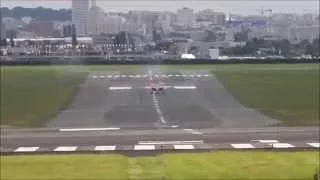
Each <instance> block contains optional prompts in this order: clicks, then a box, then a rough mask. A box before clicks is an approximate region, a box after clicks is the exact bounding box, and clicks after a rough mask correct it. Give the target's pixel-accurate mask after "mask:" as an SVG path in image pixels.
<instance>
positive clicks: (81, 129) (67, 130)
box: [59, 127, 120, 132]
mask: <svg viewBox="0 0 320 180" xmlns="http://www.w3.org/2000/svg"><path fill="white" fill-rule="evenodd" d="M114 130H120V128H116V127H110V128H70V129H59V131H61V132H74V131H114Z"/></svg>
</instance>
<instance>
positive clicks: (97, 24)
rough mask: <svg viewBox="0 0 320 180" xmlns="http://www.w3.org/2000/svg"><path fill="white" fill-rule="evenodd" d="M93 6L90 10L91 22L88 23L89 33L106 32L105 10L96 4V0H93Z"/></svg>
mask: <svg viewBox="0 0 320 180" xmlns="http://www.w3.org/2000/svg"><path fill="white" fill-rule="evenodd" d="M91 4H92V6H91V8H90V11H89V23H88V34H90V35H99V34H101V33H103V32H104V30H103V21H104V17H105V14H104V11H103V9H102V8H100V7H98V6H97V5H96V1H95V0H92V2H91Z"/></svg>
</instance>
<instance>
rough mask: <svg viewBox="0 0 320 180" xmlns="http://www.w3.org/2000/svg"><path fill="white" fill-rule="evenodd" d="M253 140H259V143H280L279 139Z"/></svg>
mask: <svg viewBox="0 0 320 180" xmlns="http://www.w3.org/2000/svg"><path fill="white" fill-rule="evenodd" d="M252 141H257V142H259V143H278V142H279V141H278V140H252Z"/></svg>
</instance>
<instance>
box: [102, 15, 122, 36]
mask: <svg viewBox="0 0 320 180" xmlns="http://www.w3.org/2000/svg"><path fill="white" fill-rule="evenodd" d="M124 23H125V19H124V18H123V17H121V16H117V15H115V16H106V17H105V18H104V24H103V30H104V32H105V33H107V34H117V33H119V32H120V31H123V30H124Z"/></svg>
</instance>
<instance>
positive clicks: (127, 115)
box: [48, 69, 278, 128]
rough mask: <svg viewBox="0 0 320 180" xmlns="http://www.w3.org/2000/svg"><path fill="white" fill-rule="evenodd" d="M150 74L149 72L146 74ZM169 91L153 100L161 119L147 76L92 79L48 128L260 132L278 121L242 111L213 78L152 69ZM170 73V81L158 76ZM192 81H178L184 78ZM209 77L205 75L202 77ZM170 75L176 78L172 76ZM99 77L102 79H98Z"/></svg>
mask: <svg viewBox="0 0 320 180" xmlns="http://www.w3.org/2000/svg"><path fill="white" fill-rule="evenodd" d="M149 71H150V70H149ZM151 72H152V73H153V75H154V76H155V75H157V74H159V77H158V78H156V77H154V79H159V81H160V82H162V83H163V84H164V85H167V86H180V87H185V86H186V87H192V86H195V89H174V88H168V89H167V90H166V91H165V93H164V94H159V95H156V100H157V101H158V102H157V103H158V106H159V108H160V110H161V115H162V116H163V120H162V121H159V113H157V111H156V108H155V107H154V105H155V104H154V103H155V102H154V98H153V95H152V94H150V91H149V90H148V89H145V88H143V87H145V86H148V81H149V75H148V76H143V75H146V74H147V73H145V74H141V76H142V77H138V78H137V77H121V76H119V77H117V78H114V77H113V76H112V77H109V78H108V75H110V74H101V73H99V75H97V77H99V78H93V76H95V75H94V74H91V75H90V76H89V77H88V79H87V81H85V82H84V84H82V85H81V88H80V91H79V92H78V94H77V96H76V97H75V99H74V101H73V103H72V104H71V106H70V107H69V108H67V109H65V110H63V111H62V112H60V113H59V114H58V115H57V117H55V118H54V119H53V120H52V121H50V122H49V124H48V127H50V128H66V127H70V128H79V127H81V128H85V127H105V126H106V127H120V128H153V127H163V126H178V127H180V128H213V127H227V128H238V127H244V128H248V127H262V126H268V125H274V124H276V123H278V121H277V120H275V119H272V118H269V117H266V116H264V115H262V114H261V113H259V112H257V111H255V110H253V109H249V108H247V107H244V106H243V105H241V104H240V103H239V102H237V101H236V100H235V99H234V98H233V97H232V95H231V94H230V93H228V92H227V90H226V89H225V88H224V87H223V85H222V84H221V83H220V82H219V81H218V79H217V78H216V77H215V76H212V75H211V76H210V77H203V76H202V77H197V75H203V74H204V73H203V72H200V73H199V72H193V73H191V72H172V73H162V72H160V71H159V70H155V69H153V70H151ZM169 74H172V75H173V77H162V76H161V75H169ZM190 74H191V75H194V76H195V77H188V76H186V77H183V75H190ZM206 74H209V73H206ZM175 75H180V76H178V77H176V76H175ZM101 76H103V77H105V78H100V77H101ZM110 87H132V89H129V90H109V88H110Z"/></svg>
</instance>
